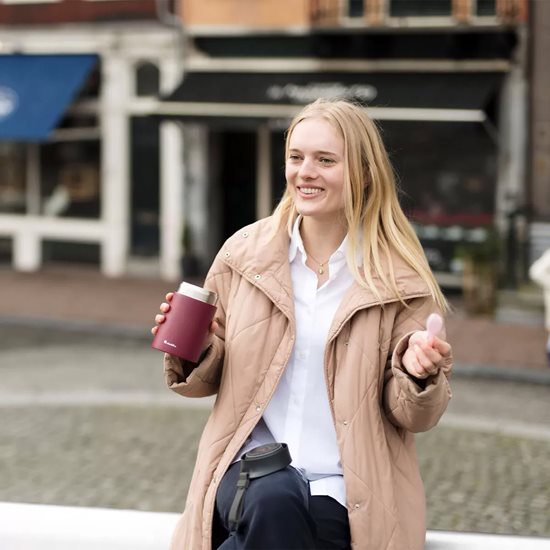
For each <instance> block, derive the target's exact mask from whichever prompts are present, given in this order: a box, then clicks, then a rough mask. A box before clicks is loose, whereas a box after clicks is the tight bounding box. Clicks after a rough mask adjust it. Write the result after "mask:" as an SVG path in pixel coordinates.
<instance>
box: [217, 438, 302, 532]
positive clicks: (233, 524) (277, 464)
mask: <svg viewBox="0 0 550 550" xmlns="http://www.w3.org/2000/svg"><path fill="white" fill-rule="evenodd" d="M291 462H292V458H291V457H290V452H289V450H288V446H287V445H286V443H268V444H267V445H261V446H260V447H255V448H254V449H252V450H251V451H249V452H248V453H245V454H244V455H243V456H242V457H241V471H240V473H239V479H238V480H237V491H236V492H235V497H234V498H233V503H232V504H231V508H230V509H229V517H228V522H229V530H230V531H233V530H234V529H236V528H237V525H238V523H239V520H240V519H241V514H242V509H243V499H244V494H245V492H246V490H247V489H248V486H249V485H250V480H251V479H256V478H258V477H263V476H266V475H269V474H273V473H274V472H278V471H279V470H282V469H283V468H286V467H287V466H288V465H289V464H290V463H291Z"/></svg>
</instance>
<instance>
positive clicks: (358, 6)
mask: <svg viewBox="0 0 550 550" xmlns="http://www.w3.org/2000/svg"><path fill="white" fill-rule="evenodd" d="M364 14H365V4H364V1H363V0H349V2H348V16H349V17H363V15H364Z"/></svg>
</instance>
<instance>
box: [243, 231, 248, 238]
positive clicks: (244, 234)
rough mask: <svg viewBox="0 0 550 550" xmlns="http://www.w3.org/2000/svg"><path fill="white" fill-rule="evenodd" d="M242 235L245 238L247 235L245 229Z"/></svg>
mask: <svg viewBox="0 0 550 550" xmlns="http://www.w3.org/2000/svg"><path fill="white" fill-rule="evenodd" d="M243 237H244V238H245V239H246V238H247V237H248V233H247V232H246V231H245V232H244V233H243Z"/></svg>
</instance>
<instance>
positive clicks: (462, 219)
mask: <svg viewBox="0 0 550 550" xmlns="http://www.w3.org/2000/svg"><path fill="white" fill-rule="evenodd" d="M383 129H384V136H385V141H386V143H387V145H388V149H389V150H390V152H391V158H392V162H393V164H394V166H395V168H396V171H397V174H398V181H399V188H400V191H401V202H402V204H403V206H404V209H405V211H406V213H407V214H408V216H409V218H410V219H411V221H412V222H413V224H414V226H415V229H416V230H417V233H418V236H419V238H420V240H421V241H422V244H423V245H424V249H425V251H426V255H427V256H428V260H429V261H430V264H431V266H432V269H434V270H435V271H438V272H447V273H455V274H460V272H461V269H462V265H461V259H460V255H461V251H462V250H463V249H464V247H465V246H468V245H470V244H474V243H475V244H476V246H477V243H483V242H488V241H489V240H490V239H491V236H492V235H493V222H494V211H495V193H496V181H497V149H496V146H495V144H494V142H493V141H492V140H491V139H490V138H489V136H488V135H487V132H486V131H485V130H484V128H483V126H482V125H480V124H474V123H458V122H455V123H435V122H432V123H430V122H423V123H414V122H386V123H384V124H383Z"/></svg>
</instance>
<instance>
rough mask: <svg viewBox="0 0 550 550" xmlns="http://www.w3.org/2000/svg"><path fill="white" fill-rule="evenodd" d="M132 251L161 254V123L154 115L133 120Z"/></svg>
mask: <svg viewBox="0 0 550 550" xmlns="http://www.w3.org/2000/svg"><path fill="white" fill-rule="evenodd" d="M131 136H132V137H131V140H132V141H131V143H132V151H131V159H132V161H131V162H132V164H131V181H132V191H131V193H132V203H131V204H132V210H131V224H132V225H131V239H132V240H131V253H132V255H133V256H142V257H143V256H145V257H156V256H158V255H159V239H160V236H159V233H160V232H159V208H160V192H159V174H160V160H159V123H158V121H156V120H154V119H153V118H133V119H132V121H131Z"/></svg>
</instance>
